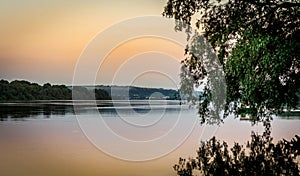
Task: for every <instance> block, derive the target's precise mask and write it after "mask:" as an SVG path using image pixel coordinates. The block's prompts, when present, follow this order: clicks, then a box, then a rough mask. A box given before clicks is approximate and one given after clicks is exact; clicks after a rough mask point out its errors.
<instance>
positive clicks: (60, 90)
mask: <svg viewBox="0 0 300 176" xmlns="http://www.w3.org/2000/svg"><path fill="white" fill-rule="evenodd" d="M81 90H84V92H85V93H86V94H84V95H83V96H81V98H82V99H88V98H90V96H95V97H96V99H97V100H109V99H111V98H110V96H109V95H108V93H107V92H106V91H104V90H101V89H96V90H95V94H94V92H93V91H89V90H87V89H86V88H84V87H81ZM87 95H89V96H87ZM71 99H72V90H70V89H69V88H67V87H66V86H65V85H51V84H49V83H46V84H44V85H43V86H40V85H38V84H36V83H30V82H28V81H17V80H16V81H12V82H10V83H9V82H8V81H6V80H0V101H16V100H71Z"/></svg>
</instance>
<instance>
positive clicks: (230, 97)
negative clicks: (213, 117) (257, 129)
mask: <svg viewBox="0 0 300 176" xmlns="http://www.w3.org/2000/svg"><path fill="white" fill-rule="evenodd" d="M163 15H164V16H166V17H169V18H174V19H176V20H177V21H176V24H177V27H176V30H184V31H185V32H186V33H187V40H188V41H189V42H191V43H190V44H188V45H187V48H186V59H185V61H184V62H183V65H184V67H186V69H185V71H188V72H189V73H188V74H185V76H186V77H185V78H184V80H183V81H182V86H183V87H184V89H183V90H188V91H189V92H191V90H189V89H187V88H186V85H185V84H186V82H188V83H190V82H193V84H194V85H196V86H197V84H201V82H202V81H203V80H205V79H207V77H208V76H209V74H207V73H208V71H207V69H208V67H207V65H205V59H203V58H201V57H202V56H203V55H199V54H198V53H199V51H200V53H201V50H203V46H201V45H203V44H205V42H208V44H209V45H210V46H211V47H212V48H213V49H214V50H215V51H216V53H217V56H218V60H219V63H220V65H222V67H223V70H224V74H225V79H226V83H227V87H226V94H227V95H226V96H227V99H226V105H225V115H224V117H226V116H227V115H228V114H229V113H235V114H237V112H238V110H239V109H240V108H241V107H249V109H251V111H250V115H251V116H252V119H255V120H257V121H260V120H262V119H261V117H264V116H268V115H270V114H272V113H275V114H278V113H280V112H281V111H282V110H283V109H284V108H286V109H293V108H295V107H296V105H297V101H298V100H297V96H296V93H297V92H299V88H300V79H299V78H300V58H299V51H300V30H299V29H300V1H299V0H291V1H284V0H254V1H249V0H246V1H244V0H227V1H210V0H169V1H168V2H167V5H166V6H165V9H164V12H163ZM192 19H194V20H195V21H196V27H197V28H198V29H201V30H202V31H203V36H204V37H205V41H204V42H201V41H200V42H199V40H193V38H195V37H191V36H190V35H191V34H192V33H191V30H190V27H189V26H188V25H190V24H191V21H192ZM184 23H186V24H187V25H184ZM195 35H198V34H195ZM193 46H197V47H198V49H195V47H193ZM195 51H196V52H195ZM206 51H207V50H206ZM210 56H211V55H209V54H208V55H206V57H207V58H208V57H210ZM208 59H210V58H208ZM211 85H214V84H213V83H212V82H208V84H206V91H207V93H206V95H210V92H212V91H214V88H215V87H214V86H211ZM215 85H218V84H215ZM192 88H193V87H192ZM187 93H188V92H187ZM204 98H205V97H204ZM213 100H214V99H213V98H212V99H209V97H208V98H207V101H209V102H207V101H202V102H200V109H199V113H200V116H201V121H202V122H203V123H204V122H206V121H209V118H210V116H209V108H208V106H209V104H210V102H212V101H213ZM220 120H222V119H220Z"/></svg>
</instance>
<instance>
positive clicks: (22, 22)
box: [0, 0, 183, 88]
mask: <svg viewBox="0 0 300 176" xmlns="http://www.w3.org/2000/svg"><path fill="white" fill-rule="evenodd" d="M165 4H166V0H110V1H104V0H95V1H76V0H75V1H58V0H44V1H38V0H3V1H1V2H0V14H1V15H0V22H1V28H0V29H1V33H0V38H1V40H0V79H6V80H14V79H25V80H28V81H32V82H37V83H40V84H44V83H46V82H50V83H52V84H67V85H71V84H72V80H73V73H74V69H75V66H76V62H77V60H78V58H79V57H80V54H81V53H82V51H83V50H84V48H85V47H86V46H87V45H88V43H89V41H91V40H92V39H93V38H94V37H95V36H96V35H97V34H98V33H99V32H101V31H103V30H104V29H106V28H108V27H110V26H111V25H112V24H115V23H117V22H119V21H122V20H125V19H128V18H133V17H138V16H147V15H161V13H162V11H163V8H164V5H165ZM151 51H157V52H158V53H155V52H151ZM144 52H149V53H144ZM159 52H162V53H161V54H159ZM164 52H166V53H167V54H163V53H164ZM134 56H135V57H134ZM132 57H134V59H135V60H137V59H139V58H146V59H148V61H151V57H152V58H155V59H154V60H153V62H155V63H157V64H158V62H160V64H161V66H162V67H170V68H168V69H170V72H172V70H173V72H172V74H175V75H178V74H179V64H177V63H176V62H174V63H170V62H169V61H170V60H171V59H170V58H173V60H174V58H176V59H177V60H178V63H179V59H182V57H183V50H182V48H181V47H179V46H177V45H176V44H174V43H171V42H166V41H162V40H160V39H155V38H143V39H137V40H132V41H128V42H126V43H125V44H123V45H121V46H118V47H116V48H115V49H114V51H113V52H112V53H110V55H109V56H108V57H107V59H106V60H105V62H104V63H103V65H101V67H99V74H98V77H97V79H96V84H110V83H111V79H112V78H113V77H114V74H115V73H117V72H118V70H121V71H122V64H124V61H126V60H128V59H129V58H132ZM148 61H147V62H148ZM147 62H144V64H147ZM171 62H172V61H171ZM131 64H133V63H131ZM137 64H138V65H134V67H133V68H132V67H131V68H130V67H128V68H129V70H130V69H134V68H139V69H141V71H140V72H142V69H143V62H137ZM129 65H130V64H129ZM124 68H125V66H124ZM128 68H126V69H127V70H128ZM123 76H124V74H123ZM125 76H126V75H125ZM119 80H125V79H122V77H121V78H119ZM127 81H129V82H126V80H125V81H123V82H122V81H121V82H118V83H119V84H123V85H126V84H127V85H129V84H133V85H140V86H150V87H166V88H175V87H176V84H177V83H178V81H179V80H175V81H174V80H172V81H170V79H169V78H168V75H163V74H159V73H154V72H153V73H151V72H149V73H148V74H140V75H135V77H134V78H132V79H131V82H130V79H128V80H127Z"/></svg>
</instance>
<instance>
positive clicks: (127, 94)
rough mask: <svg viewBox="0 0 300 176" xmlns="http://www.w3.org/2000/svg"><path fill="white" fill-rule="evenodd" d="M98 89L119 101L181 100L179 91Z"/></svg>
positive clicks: (126, 87) (128, 88)
mask: <svg viewBox="0 0 300 176" xmlns="http://www.w3.org/2000/svg"><path fill="white" fill-rule="evenodd" d="M96 88H100V89H103V90H106V91H107V92H108V93H109V94H110V95H111V97H112V98H113V99H117V100H123V99H130V100H148V99H154V100H180V96H179V93H178V91H176V90H173V89H162V88H146V87H135V86H100V85H99V86H96Z"/></svg>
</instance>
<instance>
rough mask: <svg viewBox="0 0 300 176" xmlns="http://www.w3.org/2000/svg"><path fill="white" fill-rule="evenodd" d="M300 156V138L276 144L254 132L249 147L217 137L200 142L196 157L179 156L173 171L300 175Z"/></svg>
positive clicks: (183, 173) (184, 173) (188, 175)
mask: <svg viewBox="0 0 300 176" xmlns="http://www.w3.org/2000/svg"><path fill="white" fill-rule="evenodd" d="M299 155H300V138H299V136H296V137H295V138H294V139H292V140H291V141H286V140H282V141H278V142H277V143H276V144H274V143H273V142H272V139H271V138H270V137H269V136H268V135H263V136H261V135H257V134H255V133H252V135H251V141H248V142H247V145H246V148H244V147H243V146H242V145H239V144H238V143H235V144H234V146H233V147H232V148H228V145H227V143H226V142H220V141H218V140H216V138H215V137H213V138H212V139H210V140H209V141H207V142H202V143H201V144H200V147H199V150H198V151H197V157H196V158H190V159H188V160H186V159H183V158H180V159H179V163H178V164H176V165H175V166H174V170H175V171H176V172H177V174H178V175H180V176H192V175H193V172H195V171H198V172H200V173H201V175H205V176H206V175H224V176H226V175H228V176H230V175H244V176H248V175H249V176H253V175H299V174H300V170H299V166H298V164H297V162H296V159H297V157H299Z"/></svg>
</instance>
